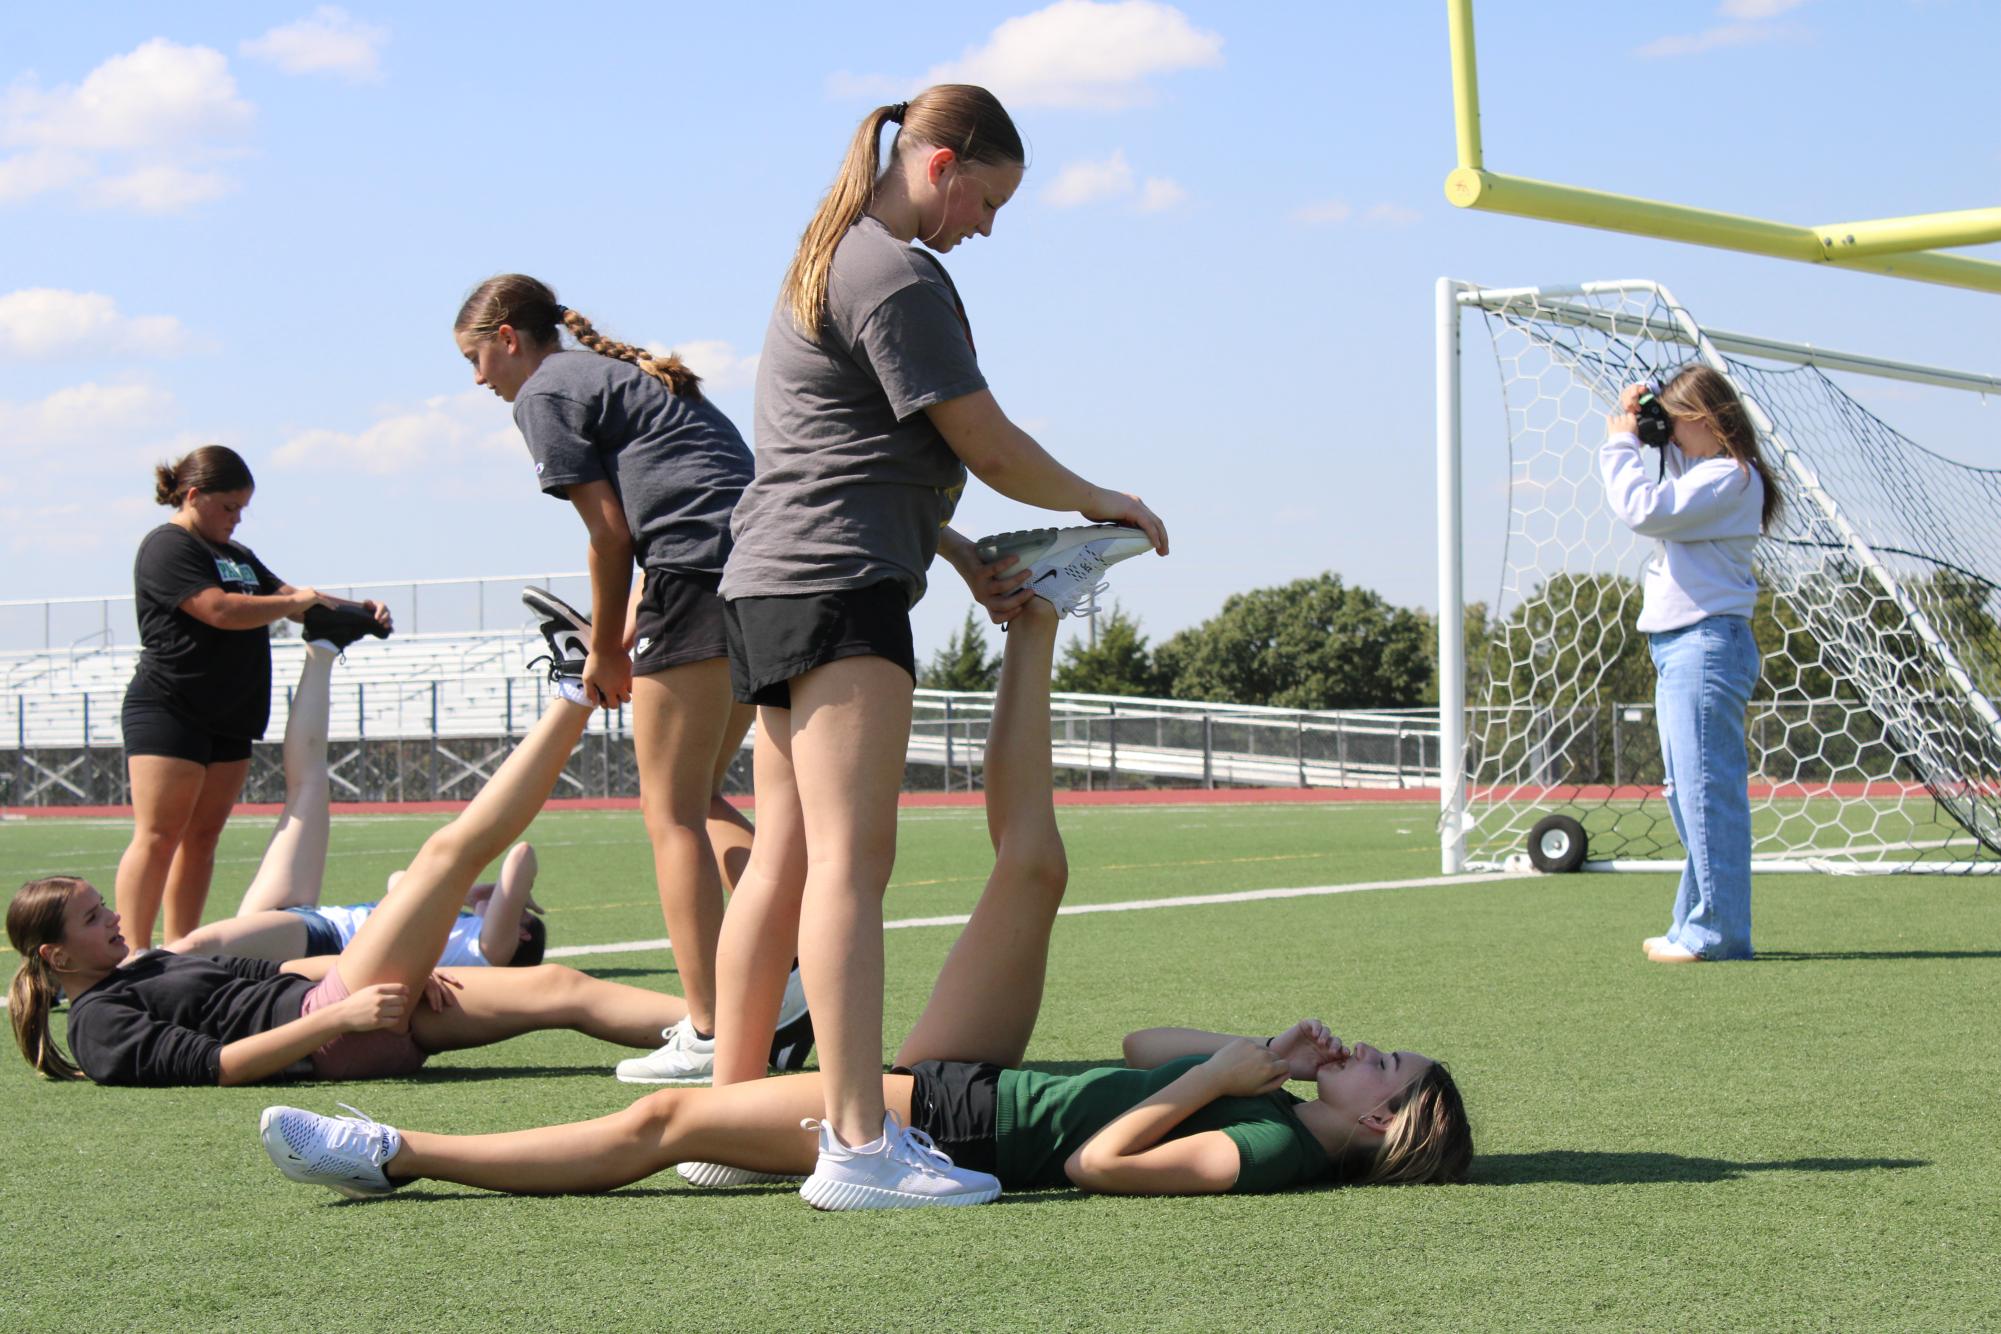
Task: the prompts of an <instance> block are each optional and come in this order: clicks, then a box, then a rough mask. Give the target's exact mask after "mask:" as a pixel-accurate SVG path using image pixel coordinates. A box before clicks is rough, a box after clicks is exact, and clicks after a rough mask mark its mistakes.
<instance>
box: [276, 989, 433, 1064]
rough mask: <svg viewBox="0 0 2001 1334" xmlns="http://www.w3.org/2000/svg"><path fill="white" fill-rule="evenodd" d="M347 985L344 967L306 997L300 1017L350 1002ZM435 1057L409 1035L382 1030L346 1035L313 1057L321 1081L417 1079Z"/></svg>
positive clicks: (300, 1009) (300, 1010)
mask: <svg viewBox="0 0 2001 1334" xmlns="http://www.w3.org/2000/svg"><path fill="white" fill-rule="evenodd" d="M347 996H348V991H347V983H345V982H343V981H341V976H340V966H339V965H338V964H336V965H335V966H334V968H333V969H332V971H330V972H329V973H328V974H327V975H326V976H325V977H323V978H321V979H320V981H319V984H318V985H317V986H315V987H314V988H313V989H312V990H311V991H308V992H307V993H306V998H305V1001H304V1002H303V1003H302V1004H301V1005H300V1006H299V1017H300V1018H301V1019H303V1018H305V1017H306V1016H307V1015H309V1014H311V1013H312V1012H313V1011H315V1010H318V1009H323V1008H325V1007H326V1006H329V1005H338V1004H340V1002H342V1001H344V1000H346V999H347ZM430 1058H431V1053H429V1052H427V1051H425V1050H424V1049H423V1048H422V1047H420V1046H418V1045H417V1041H416V1039H415V1038H413V1037H411V1036H410V1035H409V1034H408V1033H397V1032H394V1031H392V1030H389V1029H381V1030H378V1031H377V1032H374V1033H343V1034H341V1035H340V1036H339V1037H337V1038H335V1039H334V1040H333V1041H332V1042H329V1043H327V1045H326V1046H324V1047H321V1048H320V1049H319V1050H318V1051H316V1052H314V1053H313V1074H314V1075H315V1076H317V1077H318V1078H320V1079H393V1078H395V1077H396V1076H398V1075H413V1074H415V1073H417V1071H418V1070H420V1069H422V1068H423V1065H424V1062H425V1061H428V1060H429V1059H430Z"/></svg>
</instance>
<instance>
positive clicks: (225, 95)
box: [0, 37, 254, 152]
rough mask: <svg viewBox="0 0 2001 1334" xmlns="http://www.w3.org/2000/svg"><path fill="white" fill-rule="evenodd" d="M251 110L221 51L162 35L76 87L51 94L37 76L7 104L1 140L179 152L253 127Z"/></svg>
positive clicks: (0, 114) (0, 105)
mask: <svg viewBox="0 0 2001 1334" xmlns="http://www.w3.org/2000/svg"><path fill="white" fill-rule="evenodd" d="M253 114H254V112H253V110H252V108H251V106H250V104H249V103H248V102H245V101H244V100H243V99H242V98H240V97H238V96H237V95H236V80H235V79H234V78H233V77H231V75H230V73H229V61H228V60H227V59H225V58H224V56H223V55H222V53H221V52H220V51H213V50H210V49H209V48H208V47H205V46H182V45H180V44H179V43H177V42H170V41H168V40H167V39H166V38H164V37H155V38H153V39H152V40H151V41H149V42H144V43H142V44H141V45H140V46H138V47H137V48H136V49H134V50H132V51H129V52H127V53H126V54H124V55H122V56H113V57H111V58H110V59H109V60H107V61H105V62H104V63H103V64H101V65H99V66H98V67H97V68H96V69H94V70H92V71H91V72H90V73H89V74H88V75H86V76H85V77H84V80H83V82H82V83H80V84H78V85H77V86H75V87H74V88H71V87H66V86H65V87H58V88H52V89H49V90H47V91H44V90H43V89H42V88H40V87H39V86H38V85H37V83H36V82H35V79H34V77H33V76H32V75H30V76H29V77H27V78H26V79H23V80H21V81H19V82H17V83H16V84H15V85H14V86H13V87H12V88H10V89H9V90H8V91H7V94H6V97H5V100H4V101H0V138H4V139H5V141H6V142H8V143H10V144H19V145H26V146H29V147H39V148H70V149H77V150H80V151H84V152H137V151H140V150H144V149H149V148H176V147H180V146H182V145H185V144H187V143H189V142H193V141H198V140H203V139H207V138H212V137H215V136H218V135H225V134H228V133H231V132H233V131H236V130H239V129H241V128H243V127H244V126H246V125H248V124H249V122H250V119H251V117H252V115H253Z"/></svg>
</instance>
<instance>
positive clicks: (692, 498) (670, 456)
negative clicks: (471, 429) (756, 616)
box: [514, 352, 750, 574]
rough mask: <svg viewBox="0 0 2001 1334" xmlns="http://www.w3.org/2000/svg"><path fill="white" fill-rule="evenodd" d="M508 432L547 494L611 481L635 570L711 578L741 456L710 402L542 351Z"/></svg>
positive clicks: (740, 478)
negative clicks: (524, 447) (520, 442)
mask: <svg viewBox="0 0 2001 1334" xmlns="http://www.w3.org/2000/svg"><path fill="white" fill-rule="evenodd" d="M514 424H515V425H516V426H519V427H520V428H521V435H522V438H523V439H525V440H527V442H528V452H529V454H530V455H532V456H533V457H534V459H535V476H536V480H537V481H538V482H539V483H540V484H541V487H542V490H543V491H544V492H546V493H547V494H549V495H552V496H555V497H557V498H558V499H566V498H567V497H568V494H569V490H570V488H571V487H573V486H577V485H581V484H582V483H585V482H601V481H609V482H610V483H611V486H612V490H613V491H615V492H617V494H618V498H619V503H620V504H621V505H622V506H624V508H625V522H626V526H627V527H629V528H631V529H632V548H633V555H634V557H635V558H636V559H637V560H638V562H639V564H640V565H642V566H644V567H645V568H646V569H649V570H678V571H684V572H694V573H700V574H717V573H720V572H721V570H722V568H723V561H724V559H725V558H726V557H727V556H728V555H729V549H730V533H729V524H730V511H731V510H732V509H733V508H735V506H736V502H737V497H738V496H739V495H740V494H742V492H743V488H744V484H745V483H746V482H748V481H749V480H750V450H749V448H748V447H747V446H745V444H744V442H743V437H742V436H741V435H739V434H737V429H736V427H735V426H734V425H732V424H731V423H730V419H729V418H728V417H725V416H724V415H723V414H722V411H721V410H720V409H719V408H717V407H716V406H715V404H713V403H711V402H709V401H708V400H707V399H705V398H689V397H684V396H682V395H680V394H675V393H671V392H669V391H668V389H667V387H666V386H665V385H663V384H661V383H660V382H659V381H658V380H656V379H654V378H653V377H652V376H650V375H648V374H647V373H646V372H645V371H642V370H640V369H639V367H637V366H635V365H633V364H632V363H631V362H629V361H620V360H619V359H618V358H617V357H606V356H600V355H599V354H597V353H595V352H552V353H550V354H549V356H548V357H547V358H546V359H544V361H543V362H542V364H541V365H540V366H538V367H537V368H536V369H535V373H534V374H533V375H531V376H529V377H528V380H527V383H525V384H523V385H522V386H521V392H520V393H519V394H517V395H515V398H514Z"/></svg>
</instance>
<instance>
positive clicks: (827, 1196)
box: [799, 1175, 1000, 1213]
mask: <svg viewBox="0 0 2001 1334" xmlns="http://www.w3.org/2000/svg"><path fill="white" fill-rule="evenodd" d="M999 1195H1000V1187H998V1186H992V1187H988V1188H987V1189H985V1190H975V1191H962V1192H960V1193H958V1194H955V1195H916V1194H912V1193H910V1192H908V1191H901V1190H891V1189H890V1188H889V1187H887V1186H869V1185H864V1184H863V1183H861V1182H858V1181H829V1180H827V1179H825V1178H823V1177H820V1176H817V1175H815V1176H810V1177H807V1178H806V1184H805V1185H803V1186H801V1187H800V1188H799V1197H800V1198H801V1199H803V1200H805V1201H806V1203H808V1204H810V1205H812V1206H813V1207H814V1208H815V1209H821V1210H825V1211H827V1212H829V1213H840V1212H845V1211H847V1210H851V1209H923V1208H927V1207H930V1206H933V1205H937V1206H941V1207H950V1206H957V1205H969V1204H991V1203H992V1202H993V1201H994V1200H995V1199H996V1198H998V1197H999Z"/></svg>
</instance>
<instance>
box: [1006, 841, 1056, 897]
mask: <svg viewBox="0 0 2001 1334" xmlns="http://www.w3.org/2000/svg"><path fill="white" fill-rule="evenodd" d="M995 866H996V870H997V871H998V873H999V878H1004V879H1005V880H1006V881H1007V882H1008V883H1009V884H1012V885H1015V886H1018V887H1019V889H1020V890H1021V891H1022V892H1025V893H1030V894H1035V895H1037V896H1038V897H1042V898H1047V899H1052V900H1054V899H1060V898H1062V897H1063V891H1064V890H1065V889H1066V888H1067V887H1068V886H1069V884H1070V859H1069V857H1068V856H1067V855H1066V854H1065V853H1064V851H1063V842H1062V840H1061V839H1035V840H1032V841H1031V840H1024V841H1022V842H1019V843H1011V842H1004V843H1002V844H1001V850H1000V855H999V856H998V857H997V858H996V860H995Z"/></svg>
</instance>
